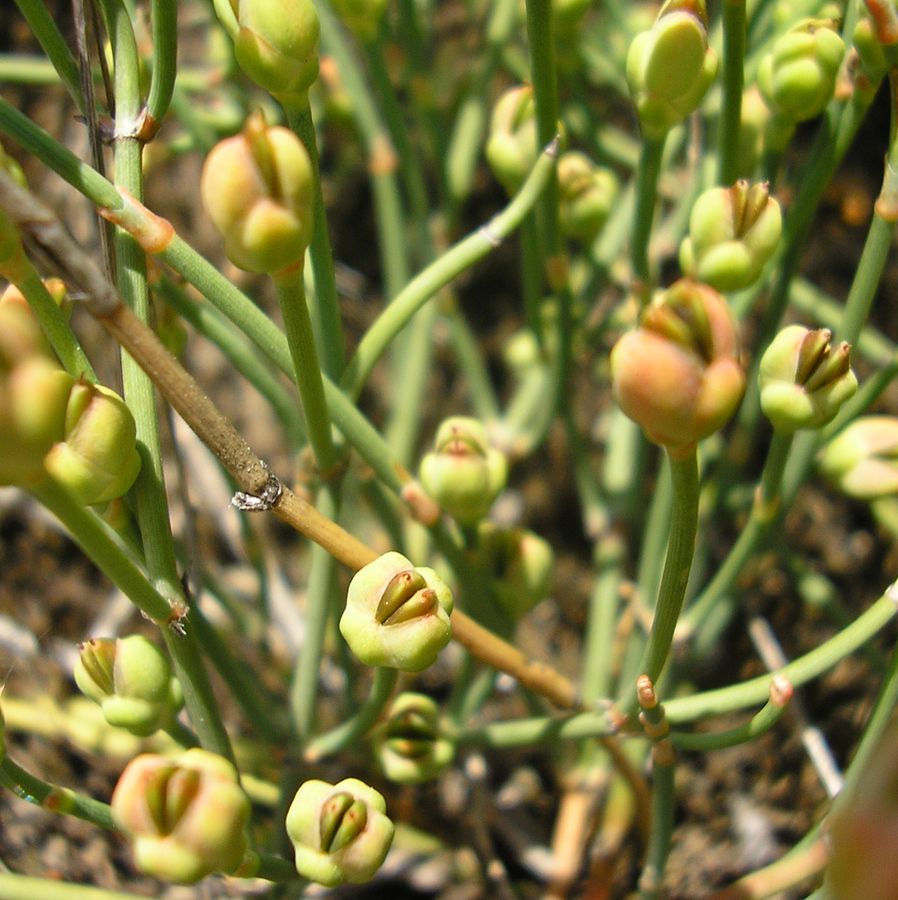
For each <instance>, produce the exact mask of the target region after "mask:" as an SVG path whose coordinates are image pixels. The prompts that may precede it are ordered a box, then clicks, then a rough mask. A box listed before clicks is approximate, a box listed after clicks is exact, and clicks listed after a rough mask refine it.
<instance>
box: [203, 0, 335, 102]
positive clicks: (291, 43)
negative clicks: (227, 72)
mask: <svg viewBox="0 0 898 900" xmlns="http://www.w3.org/2000/svg"><path fill="white" fill-rule="evenodd" d="M215 8H216V11H217V12H218V16H219V18H220V19H221V21H222V24H223V25H224V26H225V28H226V29H227V31H228V32H229V34H230V35H231V37H232V39H233V41H234V55H235V56H236V57H237V62H238V63H239V64H240V66H241V68H242V69H243V71H244V72H246V74H247V75H248V76H249V77H250V78H252V80H253V81H255V82H256V83H257V84H258V85H259V86H260V87H263V88H264V89H265V90H266V91H268V93H270V94H271V95H272V96H274V97H276V98H278V99H279V100H281V101H282V102H289V103H291V104H296V105H303V106H304V105H305V104H307V103H308V96H309V88H310V87H311V86H312V83H313V82H314V81H315V78H316V77H317V76H318V34H319V26H318V13H317V12H316V11H315V6H314V4H313V3H312V0H215Z"/></svg>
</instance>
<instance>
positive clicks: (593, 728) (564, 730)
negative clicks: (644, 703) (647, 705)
mask: <svg viewBox="0 0 898 900" xmlns="http://www.w3.org/2000/svg"><path fill="white" fill-rule="evenodd" d="M615 733H616V728H615V726H614V723H613V721H612V718H611V716H609V715H608V714H607V713H605V712H589V713H578V714H577V715H574V716H568V717H566V718H552V717H550V716H539V717H536V718H532V719H515V720H514V721H510V722H493V723H491V724H489V725H480V726H476V727H474V728H459V729H458V730H453V731H451V732H450V733H449V735H448V737H449V738H451V739H452V740H453V741H456V742H457V743H460V744H474V745H475V746H480V747H491V748H499V747H523V746H527V745H529V744H535V745H541V746H543V747H551V746H554V744H555V742H556V741H574V740H582V739H584V738H595V737H610V736H612V735H613V734H615Z"/></svg>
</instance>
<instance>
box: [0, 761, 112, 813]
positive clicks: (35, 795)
mask: <svg viewBox="0 0 898 900" xmlns="http://www.w3.org/2000/svg"><path fill="white" fill-rule="evenodd" d="M0 782H2V783H3V784H4V785H5V786H6V787H8V788H9V789H10V790H11V791H12V792H13V793H14V794H15V795H16V796H17V797H19V798H21V799H22V800H25V801H27V802H28V803H32V804H34V805H35V806H40V807H42V808H43V809H47V810H50V811H52V812H56V813H60V814H62V815H69V816H75V817H76V818H78V819H84V820H85V821H86V822H90V823H92V824H93V825H97V826H99V827H100V828H106V829H111V828H114V827H115V826H114V824H113V821H112V812H111V811H110V809H109V805H108V804H106V803H101V802H100V801H99V800H93V799H92V798H90V797H85V796H83V795H82V794H78V793H76V792H75V791H73V790H71V789H70V788H64V787H59V786H57V785H55V784H48V783H47V782H46V781H43V780H42V779H40V778H38V777H37V776H35V775H32V774H31V773H30V772H27V771H26V770H25V769H23V768H22V767H21V766H18V765H16V763H14V762H13V761H12V760H11V759H10V758H9V757H8V756H7V757H5V758H4V759H3V761H2V762H0Z"/></svg>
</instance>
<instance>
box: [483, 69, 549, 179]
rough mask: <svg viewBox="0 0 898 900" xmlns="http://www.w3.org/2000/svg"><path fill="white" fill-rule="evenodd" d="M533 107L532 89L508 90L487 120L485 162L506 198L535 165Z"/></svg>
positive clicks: (535, 142)
mask: <svg viewBox="0 0 898 900" xmlns="http://www.w3.org/2000/svg"><path fill="white" fill-rule="evenodd" d="M536 156H537V139H536V107H535V106H534V102H533V88H531V87H530V86H529V85H519V86H517V87H512V88H509V89H508V90H507V91H505V93H504V94H502V96H501V97H500V98H499V99H498V100H497V101H496V105H495V106H494V107H493V113H492V116H491V117H490V130H489V136H488V138H487V143H486V160H487V162H488V163H489V165H490V168H491V169H492V170H493V174H494V175H495V176H496V178H497V179H498V180H499V183H500V184H501V185H502V187H504V188H505V190H506V191H507V192H508V194H514V193H515V191H517V189H518V188H519V187H520V186H521V185H522V184H523V182H524V179H525V178H526V177H527V173H528V172H529V171H530V170H531V169H532V168H533V166H534V164H535V163H536Z"/></svg>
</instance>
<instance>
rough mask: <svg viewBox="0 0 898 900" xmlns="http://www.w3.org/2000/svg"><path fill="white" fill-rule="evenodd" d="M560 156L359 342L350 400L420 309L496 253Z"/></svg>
mask: <svg viewBox="0 0 898 900" xmlns="http://www.w3.org/2000/svg"><path fill="white" fill-rule="evenodd" d="M556 156H557V144H556V143H555V142H553V143H552V144H550V145H549V146H548V147H547V148H546V150H545V151H544V152H543V154H542V155H541V156H540V158H539V160H538V161H537V163H536V165H535V166H534V167H533V171H532V172H531V173H530V175H529V177H528V178H527V180H526V181H525V182H524V184H523V186H522V187H521V190H520V191H519V192H518V193H517V194H516V195H515V197H514V199H513V200H512V201H511V203H509V205H508V206H506V207H505V209H504V210H502V212H500V213H499V214H498V215H496V216H495V217H494V218H493V219H491V220H490V221H489V222H488V223H487V224H486V225H483V226H481V227H480V228H479V229H478V230H477V231H476V232H475V233H474V234H471V235H469V236H468V237H466V238H464V239H463V240H461V241H459V242H458V243H457V244H455V245H453V247H451V248H450V249H449V250H447V251H446V253H444V254H443V255H442V256H440V258H439V259H437V260H436V261H435V262H433V263H432V264H431V265H430V266H428V267H427V268H426V269H424V271H422V272H420V273H419V274H418V275H416V276H415V277H414V278H413V279H412V280H411V282H409V284H408V285H407V286H406V287H405V288H404V289H403V290H402V292H401V293H400V294H399V295H398V296H397V297H396V298H395V299H394V300H393V301H392V302H391V303H390V305H389V306H388V307H387V308H386V309H385V310H384V311H383V312H382V313H381V315H380V316H379V317H378V318H377V320H376V321H375V322H374V324H373V325H372V326H371V328H369V329H368V331H367V332H366V334H365V336H364V337H363V338H362V340H361V342H360V343H359V346H358V349H357V350H356V354H355V356H354V357H353V358H352V360H351V361H350V363H349V365H348V366H347V369H346V373H345V374H344V376H343V379H342V381H341V384H342V386H343V387H344V389H345V390H346V392H347V394H348V395H349V396H350V397H355V396H357V395H358V394H359V392H360V391H361V389H362V387H363V386H364V384H365V382H366V381H367V379H368V376H369V375H370V373H371V370H372V369H373V368H374V364H375V363H376V362H377V360H378V359H379V358H380V356H381V354H382V353H383V352H384V350H385V349H386V348H387V347H388V346H389V344H390V342H391V341H392V340H393V338H394V337H395V336H396V335H397V334H398V333H399V332H400V331H401V330H402V329H403V328H404V327H405V325H406V324H408V321H409V320H410V319H411V317H412V316H413V315H414V314H415V313H416V312H417V311H418V309H420V308H421V306H423V305H424V304H425V303H426V302H427V301H428V300H429V299H430V298H431V297H433V295H434V294H435V293H437V291H439V290H440V288H442V287H445V286H446V285H447V284H448V283H449V282H450V281H451V280H452V279H453V278H455V277H456V276H457V275H459V274H461V273H462V272H464V271H465V270H466V269H468V268H470V267H471V266H473V265H474V263H476V262H478V261H479V260H481V259H483V258H484V257H485V256H486V255H487V254H489V253H490V252H492V251H493V250H495V248H496V247H497V246H498V245H499V244H500V243H501V241H502V239H503V238H505V237H507V236H508V235H509V234H510V233H511V232H512V231H513V230H514V229H515V228H517V227H518V225H520V223H521V221H522V220H523V218H524V216H525V215H527V213H528V212H529V211H530V209H532V207H533V204H534V203H535V202H536V199H537V197H539V195H540V194H541V192H542V191H543V189H544V188H545V186H546V184H547V182H548V179H549V177H550V176H551V174H552V172H553V171H554V169H555V160H556Z"/></svg>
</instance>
